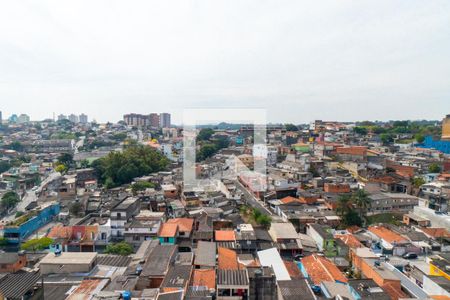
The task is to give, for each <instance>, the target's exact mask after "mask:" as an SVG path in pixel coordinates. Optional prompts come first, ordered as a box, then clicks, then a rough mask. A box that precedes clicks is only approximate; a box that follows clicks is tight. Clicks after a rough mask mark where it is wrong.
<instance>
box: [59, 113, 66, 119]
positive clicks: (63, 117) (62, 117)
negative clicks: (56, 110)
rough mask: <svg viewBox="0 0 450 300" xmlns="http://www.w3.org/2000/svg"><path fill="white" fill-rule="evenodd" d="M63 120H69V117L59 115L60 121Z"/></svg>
mask: <svg viewBox="0 0 450 300" xmlns="http://www.w3.org/2000/svg"><path fill="white" fill-rule="evenodd" d="M62 120H67V116H66V115H63V114H60V115H58V121H62Z"/></svg>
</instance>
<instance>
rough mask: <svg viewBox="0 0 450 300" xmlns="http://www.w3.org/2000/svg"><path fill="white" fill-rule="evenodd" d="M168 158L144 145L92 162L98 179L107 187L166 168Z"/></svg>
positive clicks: (128, 148) (113, 153)
mask: <svg viewBox="0 0 450 300" xmlns="http://www.w3.org/2000/svg"><path fill="white" fill-rule="evenodd" d="M168 163H169V162H168V160H167V158H166V157H164V156H163V155H162V154H161V153H160V152H158V151H156V150H154V149H152V148H150V147H147V146H142V145H136V146H130V147H127V148H126V149H125V150H124V151H122V152H115V151H113V152H110V153H109V154H108V155H107V156H105V157H103V158H100V159H97V160H96V161H94V162H93V163H92V167H93V168H94V169H95V171H96V174H97V176H98V179H99V181H100V182H101V183H103V184H104V185H105V187H107V188H111V187H116V186H120V185H123V184H127V183H130V182H131V181H133V179H134V178H136V177H140V176H143V175H148V174H151V173H154V172H159V171H161V170H165V168H166V167H167V165H168Z"/></svg>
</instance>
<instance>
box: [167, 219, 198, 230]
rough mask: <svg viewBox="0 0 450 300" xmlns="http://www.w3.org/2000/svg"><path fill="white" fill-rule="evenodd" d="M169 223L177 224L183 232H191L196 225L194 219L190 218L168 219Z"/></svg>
mask: <svg viewBox="0 0 450 300" xmlns="http://www.w3.org/2000/svg"><path fill="white" fill-rule="evenodd" d="M167 223H169V224H177V225H178V230H179V231H181V232H191V231H192V227H193V226H194V219H189V218H176V219H169V220H167Z"/></svg>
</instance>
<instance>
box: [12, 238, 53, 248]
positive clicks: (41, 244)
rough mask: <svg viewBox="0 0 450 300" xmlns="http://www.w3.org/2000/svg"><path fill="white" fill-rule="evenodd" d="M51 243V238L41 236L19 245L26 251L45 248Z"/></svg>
mask: <svg viewBox="0 0 450 300" xmlns="http://www.w3.org/2000/svg"><path fill="white" fill-rule="evenodd" d="M51 244H53V240H52V239H51V238H49V237H42V238H40V239H31V240H29V241H26V242H25V243H23V244H22V245H21V246H20V249H22V250H27V251H38V250H44V249H47V248H48V247H49V246H50V245H51Z"/></svg>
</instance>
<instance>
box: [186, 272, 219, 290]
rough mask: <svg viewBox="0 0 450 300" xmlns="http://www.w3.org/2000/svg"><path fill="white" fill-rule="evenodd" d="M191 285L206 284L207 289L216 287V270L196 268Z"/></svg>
mask: <svg viewBox="0 0 450 300" xmlns="http://www.w3.org/2000/svg"><path fill="white" fill-rule="evenodd" d="M191 285H192V286H206V287H207V288H209V289H215V288H216V270H214V269H196V270H194V274H193V276H192V284H191Z"/></svg>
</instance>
